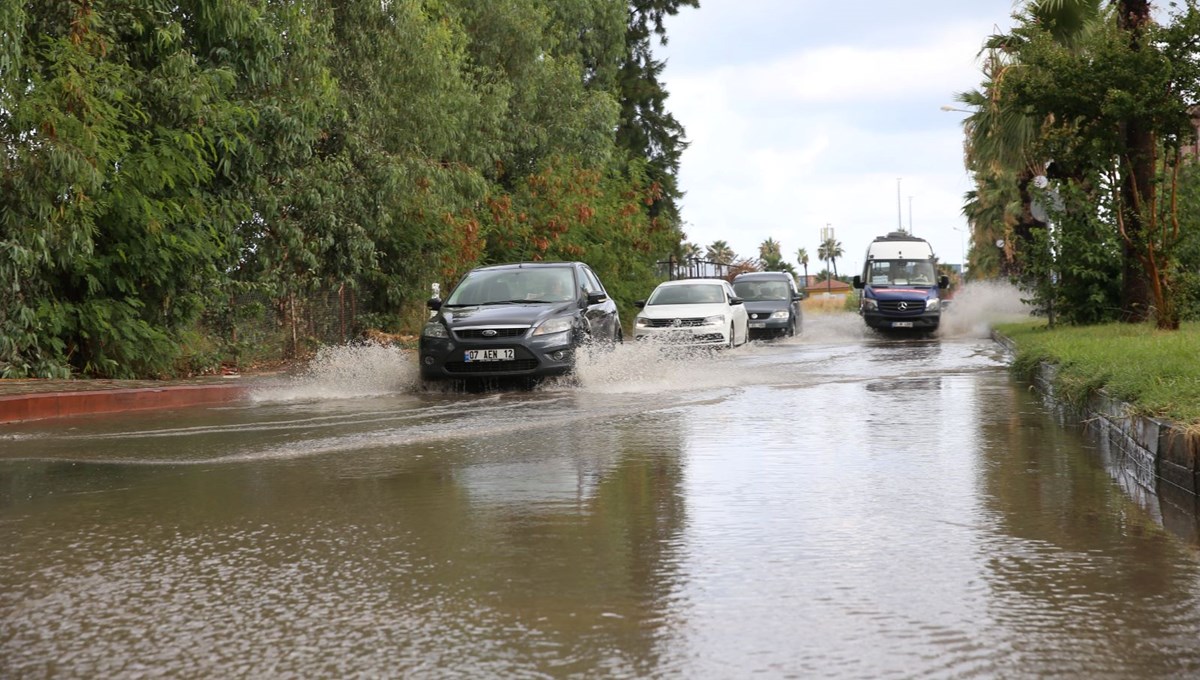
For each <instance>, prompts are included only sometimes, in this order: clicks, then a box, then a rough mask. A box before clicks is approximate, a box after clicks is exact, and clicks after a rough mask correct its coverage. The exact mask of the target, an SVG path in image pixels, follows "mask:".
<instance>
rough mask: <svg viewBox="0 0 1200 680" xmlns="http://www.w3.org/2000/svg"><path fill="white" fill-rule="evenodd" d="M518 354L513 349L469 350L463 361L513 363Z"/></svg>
mask: <svg viewBox="0 0 1200 680" xmlns="http://www.w3.org/2000/svg"><path fill="white" fill-rule="evenodd" d="M515 358H516V353H515V352H514V351H513V350H511V349H469V350H467V351H466V356H465V357H464V358H463V361H512V360H513V359H515Z"/></svg>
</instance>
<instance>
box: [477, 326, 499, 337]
mask: <svg viewBox="0 0 1200 680" xmlns="http://www.w3.org/2000/svg"><path fill="white" fill-rule="evenodd" d="M480 335H482V336H483V337H485V338H494V337H496V331H494V330H492V329H490V328H489V329H487V330H486V331H484V332H482V333H480Z"/></svg>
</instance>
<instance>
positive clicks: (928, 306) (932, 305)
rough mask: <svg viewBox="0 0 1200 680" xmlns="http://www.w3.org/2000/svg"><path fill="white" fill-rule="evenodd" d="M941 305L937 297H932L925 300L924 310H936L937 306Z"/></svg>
mask: <svg viewBox="0 0 1200 680" xmlns="http://www.w3.org/2000/svg"><path fill="white" fill-rule="evenodd" d="M941 306H942V301H941V300H939V299H938V298H934V299H932V300H926V301H925V311H927V312H936V311H937V310H938V308H940V307H941Z"/></svg>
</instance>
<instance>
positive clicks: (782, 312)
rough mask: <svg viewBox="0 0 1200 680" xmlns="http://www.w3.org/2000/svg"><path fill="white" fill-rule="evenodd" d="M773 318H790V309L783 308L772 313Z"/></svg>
mask: <svg viewBox="0 0 1200 680" xmlns="http://www.w3.org/2000/svg"><path fill="white" fill-rule="evenodd" d="M771 318H772V319H786V318H788V311H787V310H786V309H781V310H779V311H778V312H775V313H773V314H771Z"/></svg>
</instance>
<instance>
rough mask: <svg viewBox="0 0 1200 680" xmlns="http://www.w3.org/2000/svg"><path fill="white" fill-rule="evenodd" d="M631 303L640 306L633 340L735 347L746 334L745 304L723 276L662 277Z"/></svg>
mask: <svg viewBox="0 0 1200 680" xmlns="http://www.w3.org/2000/svg"><path fill="white" fill-rule="evenodd" d="M634 304H635V305H636V306H637V307H638V308H639V309H641V310H642V311H640V312H638V315H637V319H636V320H635V321H634V322H633V337H634V339H635V340H646V339H654V340H660V341H663V342H668V343H670V344H673V345H693V346H710V347H735V346H737V345H741V344H743V343H745V342H746V339H747V338H748V337H749V330H748V321H747V319H748V315H747V314H746V306H745V305H743V304H742V300H741V298H739V297H738V296H737V294H736V293H734V292H733V286H731V285H729V282H727V281H724V280H722V279H680V280H678V281H664V282H663V283H660V284H658V287H657V288H655V289H654V292H653V293H651V294H650V297H649V298H647V299H646V300H638V301H637V302H636V303H634Z"/></svg>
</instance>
